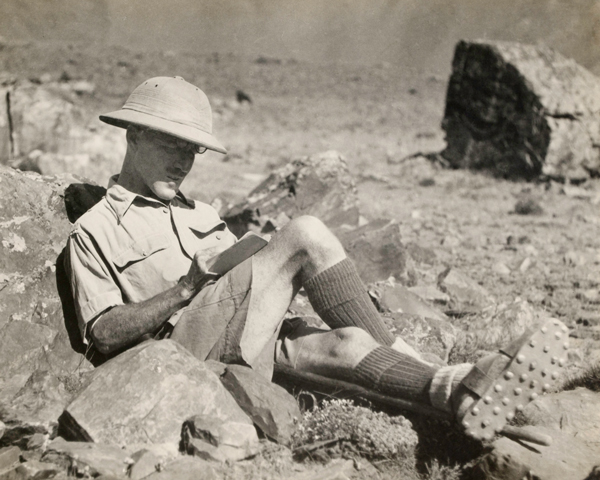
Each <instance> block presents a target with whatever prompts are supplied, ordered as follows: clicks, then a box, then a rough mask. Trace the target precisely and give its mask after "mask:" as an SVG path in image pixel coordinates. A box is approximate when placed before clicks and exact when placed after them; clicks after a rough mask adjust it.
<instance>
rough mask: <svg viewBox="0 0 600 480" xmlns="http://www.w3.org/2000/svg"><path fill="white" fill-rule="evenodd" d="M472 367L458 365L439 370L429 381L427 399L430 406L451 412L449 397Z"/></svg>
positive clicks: (468, 364) (462, 364)
mask: <svg viewBox="0 0 600 480" xmlns="http://www.w3.org/2000/svg"><path fill="white" fill-rule="evenodd" d="M472 368H473V365H471V364H470V363H460V364H458V365H449V366H447V367H442V368H440V369H439V370H438V371H437V372H436V373H435V375H434V376H433V380H432V381H431V386H430V388H429V399H430V400H431V404H432V405H433V406H434V407H435V408H437V409H439V410H444V411H446V412H451V413H453V412H452V403H451V401H450V400H451V396H452V393H453V392H454V391H456V389H457V388H458V386H459V384H460V382H461V381H462V379H463V378H465V376H466V375H467V374H468V373H469V372H470V371H471V369H472Z"/></svg>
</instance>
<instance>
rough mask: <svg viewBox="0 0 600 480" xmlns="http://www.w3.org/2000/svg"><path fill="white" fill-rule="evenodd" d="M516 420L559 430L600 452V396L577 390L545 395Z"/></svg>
mask: <svg viewBox="0 0 600 480" xmlns="http://www.w3.org/2000/svg"><path fill="white" fill-rule="evenodd" d="M517 420H518V422H519V424H523V425H536V426H542V427H546V428H550V429H554V430H559V431H561V432H563V433H566V434H569V435H572V436H573V437H577V439H578V440H581V441H583V442H585V443H587V444H588V445H589V446H591V447H595V448H596V449H597V450H596V451H600V393H597V392H592V391H590V390H587V389H585V388H577V389H575V390H570V391H564V392H558V393H550V394H546V395H543V396H541V397H539V398H537V399H536V400H534V401H533V402H531V403H529V404H528V405H527V406H526V407H525V409H524V410H523V411H522V412H520V413H519V414H518V415H517ZM598 460H599V464H600V457H599V458H598Z"/></svg>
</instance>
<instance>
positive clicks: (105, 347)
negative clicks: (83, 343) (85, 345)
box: [90, 332, 119, 355]
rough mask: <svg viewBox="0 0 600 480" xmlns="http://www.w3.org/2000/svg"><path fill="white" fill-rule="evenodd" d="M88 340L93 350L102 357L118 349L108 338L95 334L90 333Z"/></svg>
mask: <svg viewBox="0 0 600 480" xmlns="http://www.w3.org/2000/svg"><path fill="white" fill-rule="evenodd" d="M90 338H91V339H92V343H93V345H94V348H95V349H96V350H98V351H99V352H100V353H102V354H103V355H108V354H109V353H113V352H114V351H115V350H117V349H118V348H119V346H118V345H116V344H115V343H114V342H112V341H111V339H110V338H107V337H105V336H103V335H101V334H100V335H98V334H97V332H93V333H90Z"/></svg>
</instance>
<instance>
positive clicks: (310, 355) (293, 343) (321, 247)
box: [241, 217, 436, 401]
mask: <svg viewBox="0 0 600 480" xmlns="http://www.w3.org/2000/svg"><path fill="white" fill-rule="evenodd" d="M348 264H349V261H348V260H347V259H346V254H345V252H344V249H343V247H342V245H341V244H340V242H339V241H338V240H337V238H336V237H335V236H334V235H333V234H332V233H331V232H330V231H329V230H328V229H327V228H326V227H325V226H324V225H323V224H322V223H321V222H320V221H319V220H317V219H315V218H313V217H300V218H298V219H296V220H293V221H292V222H290V223H289V224H288V225H287V226H286V227H285V228H284V229H282V230H281V231H280V232H279V233H278V234H277V235H276V236H274V238H273V239H272V240H271V243H270V244H269V245H268V246H267V247H265V248H264V249H263V250H261V251H260V252H259V253H258V254H257V255H255V257H254V259H253V280H252V294H251V300H250V306H249V312H248V316H247V319H246V328H245V330H244V334H243V336H242V341H241V347H242V348H241V350H242V355H243V357H244V360H245V361H246V362H247V363H249V364H251V365H252V362H253V360H254V359H256V358H258V356H259V354H260V353H261V351H262V350H263V349H264V348H265V346H266V344H267V343H268V341H269V339H270V338H272V337H273V334H274V332H275V331H276V329H277V328H278V326H279V325H280V323H281V319H282V318H283V316H284V315H285V312H286V311H287V309H288V307H289V305H290V302H291V300H292V298H293V296H294V295H295V294H296V293H297V292H298V290H299V288H300V286H301V285H303V286H304V287H305V288H306V290H307V293H308V295H309V299H310V301H311V303H312V304H313V306H315V310H316V311H317V313H319V314H320V315H321V317H322V318H323V320H324V321H325V322H326V323H328V324H329V326H330V327H331V328H332V329H333V330H332V331H323V330H316V331H311V332H305V331H303V332H301V335H299V336H298V337H297V338H294V339H293V340H292V339H289V341H287V342H286V344H285V346H287V347H288V353H290V352H291V351H294V352H296V351H297V352H301V354H299V355H296V354H295V353H294V354H293V355H294V360H293V364H294V365H293V366H294V368H298V369H300V370H302V371H308V372H312V373H319V374H321V375H325V376H330V377H333V378H340V379H345V380H348V381H353V382H356V383H360V384H362V385H363V386H368V387H374V388H380V387H381V384H382V383H384V384H385V385H384V388H385V389H386V390H387V391H388V393H389V394H398V395H400V396H404V397H406V398H415V399H419V400H423V401H428V389H429V384H430V383H431V380H432V378H433V376H434V374H435V372H436V369H434V368H432V367H431V366H429V365H428V364H426V363H424V362H422V361H419V360H418V359H416V358H414V357H411V356H409V355H406V354H404V353H399V352H397V351H395V350H393V349H392V348H390V347H391V346H392V345H393V344H394V337H393V336H391V335H390V334H389V332H388V331H387V329H386V328H385V325H384V324H383V322H382V320H381V318H380V317H379V315H378V313H377V311H376V310H375V309H374V307H373V305H372V303H371V301H370V299H369V298H368V295H367V294H366V289H365V288H364V286H363V285H362V283H361V282H360V280H359V279H358V276H357V274H356V272H355V270H353V268H354V267H353V266H351V267H348ZM318 282H322V284H321V285H319V283H318ZM348 283H350V286H349V287H348V285H347V284H348ZM327 289H330V290H331V289H333V292H332V293H328V292H327V291H326V290H327ZM344 291H346V292H344ZM348 291H349V292H350V293H349V296H344V295H345V293H348ZM328 295H329V297H328ZM330 297H333V300H332V298H330ZM338 297H339V298H338ZM357 298H358V300H357ZM332 312H333V313H332ZM361 312H362V313H363V314H364V315H365V316H366V317H367V318H366V319H365V318H360V317H358V318H357V313H361ZM347 325H350V326H347ZM354 325H359V326H360V327H361V328H357V326H354ZM376 336H377V337H378V338H377V339H376V338H374V337H376ZM285 346H284V347H285ZM278 347H281V345H278ZM279 356H280V357H281V359H283V357H284V356H281V355H279ZM282 361H284V360H282ZM392 377H393V378H392ZM390 378H392V382H391V383H392V384H393V385H391V387H390V388H388V385H387V383H389V379H390Z"/></svg>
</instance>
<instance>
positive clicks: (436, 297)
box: [408, 285, 450, 305]
mask: <svg viewBox="0 0 600 480" xmlns="http://www.w3.org/2000/svg"><path fill="white" fill-rule="evenodd" d="M408 290H409V291H411V292H412V293H414V294H415V295H418V296H419V297H421V298H422V299H423V300H426V301H428V302H433V303H437V304H439V305H446V304H447V303H448V302H450V297H449V296H448V294H446V293H444V292H442V291H441V290H440V289H439V288H437V287H436V286H434V285H416V286H414V287H409V288H408Z"/></svg>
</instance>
